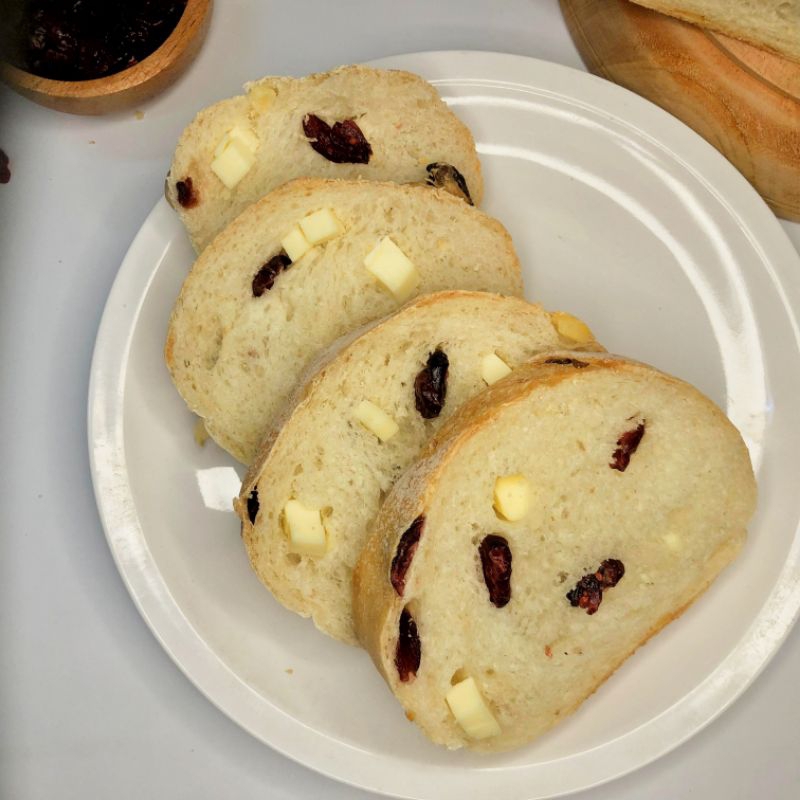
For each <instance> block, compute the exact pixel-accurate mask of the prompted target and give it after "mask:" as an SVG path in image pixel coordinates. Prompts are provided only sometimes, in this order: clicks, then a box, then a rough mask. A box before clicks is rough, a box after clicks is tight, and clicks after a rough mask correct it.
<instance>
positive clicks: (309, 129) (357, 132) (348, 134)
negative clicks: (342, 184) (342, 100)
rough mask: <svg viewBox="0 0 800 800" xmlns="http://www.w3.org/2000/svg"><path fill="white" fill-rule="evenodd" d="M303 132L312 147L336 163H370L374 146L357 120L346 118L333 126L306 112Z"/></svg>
mask: <svg viewBox="0 0 800 800" xmlns="http://www.w3.org/2000/svg"><path fill="white" fill-rule="evenodd" d="M303 133H305V135H306V136H307V137H308V140H309V142H308V143H309V144H310V145H311V147H312V148H313V149H314V150H315V151H316V152H317V153H319V154H320V155H321V156H324V157H325V158H327V159H328V161H333V163H334V164H369V159H370V156H371V155H372V147H371V146H370V143H369V142H368V141H367V140H366V138H365V137H364V134H363V133H362V132H361V128H359V127H358V125H357V124H356V122H355V120H352V119H345V120H342V121H341V122H335V123H334V124H333V127H331V126H330V125H328V123H327V122H325V121H324V120H321V119H320V118H319V117H318V116H316V114H306V115H305V117H303Z"/></svg>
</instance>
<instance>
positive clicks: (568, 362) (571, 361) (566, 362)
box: [544, 358, 589, 369]
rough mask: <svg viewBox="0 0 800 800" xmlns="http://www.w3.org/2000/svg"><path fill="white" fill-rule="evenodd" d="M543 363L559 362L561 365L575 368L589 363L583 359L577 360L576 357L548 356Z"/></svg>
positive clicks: (581, 367)
mask: <svg viewBox="0 0 800 800" xmlns="http://www.w3.org/2000/svg"><path fill="white" fill-rule="evenodd" d="M544 363H545V364H560V365H561V366H563V367H566V366H572V367H575V369H583V368H584V367H588V366H589V365H588V364H587V363H586V362H585V361H578V359H577V358H548V359H547V361H545V362H544Z"/></svg>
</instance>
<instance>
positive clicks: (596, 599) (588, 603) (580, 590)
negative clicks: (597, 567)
mask: <svg viewBox="0 0 800 800" xmlns="http://www.w3.org/2000/svg"><path fill="white" fill-rule="evenodd" d="M567 600H569V603H570V605H571V606H574V607H575V608H583V609H585V610H586V613H587V614H590V615H591V614H594V613H595V611H597V609H598V608H599V607H600V603H601V602H602V600H603V587H602V586H600V581H598V580H597V578H595V576H594V575H593V574H590V575H584V576H583V577H582V578H581V579H580V580H579V581H578V582H577V583H576V584H575V588H574V589H571V590H570V591H569V592H567Z"/></svg>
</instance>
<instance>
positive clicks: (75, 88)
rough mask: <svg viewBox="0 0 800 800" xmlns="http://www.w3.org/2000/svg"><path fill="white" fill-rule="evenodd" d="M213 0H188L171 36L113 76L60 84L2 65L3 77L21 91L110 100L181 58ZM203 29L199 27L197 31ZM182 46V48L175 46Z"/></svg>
mask: <svg viewBox="0 0 800 800" xmlns="http://www.w3.org/2000/svg"><path fill="white" fill-rule="evenodd" d="M211 4H212V0H186V8H185V9H184V10H183V14H181V18H180V19H179V20H178V24H177V25H176V26H175V27H174V28H173V29H172V33H170V35H169V36H168V37H167V38H166V39H165V40H164V42H162V44H161V45H160V46H159V47H157V48H156V49H155V50H153V52H152V53H150V55H149V56H147V58H145V59H143V60H142V61H140V62H139V63H138V64H134V65H133V66H132V67H126V68H125V69H123V70H120V71H119V72H115V73H114V74H113V75H106V76H105V77H103V78H92V79H90V80H85V81H58V80H53V79H52V78H42V77H40V76H38V75H35V74H34V73H32V72H27V71H26V70H24V69H20V68H19V67H15V66H14V65H13V64H8V63H5V64H3V65H2V66H3V72H4V73H5V74H4V78H5V79H6V80H7V81H8V82H9V83H11V84H12V85H13V86H17V87H19V88H20V89H22V90H26V91H29V92H36V93H37V94H44V95H48V96H50V97H65V98H86V99H89V98H95V97H107V96H109V95H113V94H116V93H117V92H123V91H129V90H130V89H131V88H132V87H134V86H140V85H141V84H143V83H146V82H147V81H149V80H150V79H152V78H154V77H155V76H156V75H158V74H159V73H161V72H163V71H164V70H165V69H167V68H169V67H170V66H172V64H173V63H174V62H175V61H176V60H177V59H178V58H180V56H181V54H182V53H183V51H184V50H185V49H186V48H187V47H188V46H189V44H190V43H191V41H192V38H194V37H187V36H186V32H187V31H188V30H190V29H191V27H192V26H193V25H195V24H196V23H197V22H198V21H201V20H202V19H203V18H204V17H205V16H206V15H207V14H208V12H209V11H210V10H211ZM200 29H201V28H199V27H198V31H199V30H200ZM178 43H181V44H180V47H176V46H175V45H176V44H178Z"/></svg>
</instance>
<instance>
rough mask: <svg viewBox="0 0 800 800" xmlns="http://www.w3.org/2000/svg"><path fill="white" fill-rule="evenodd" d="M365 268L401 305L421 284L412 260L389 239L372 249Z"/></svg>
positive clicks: (382, 240)
mask: <svg viewBox="0 0 800 800" xmlns="http://www.w3.org/2000/svg"><path fill="white" fill-rule="evenodd" d="M364 266H365V267H366V268H367V270H369V272H371V273H372V274H373V275H374V276H375V277H376V278H377V279H378V280H379V281H380V282H381V283H382V284H383V285H384V286H385V287H386V288H387V289H388V290H389V291H390V292H391V293H392V294H393V295H394V296H395V298H396V299H397V300H399V301H400V302H401V303H402V302H403V301H405V300H408V298H409V297H411V295H412V294H413V293H414V290H415V289H416V288H417V286H418V285H419V282H420V275H419V272H417V268H416V267H415V266H414V264H413V262H412V261H411V259H409V258H408V256H406V254H405V253H404V252H403V251H402V250H401V249H400V248H399V247H398V246H397V245H396V244H395V243H394V242H393V241H392V240H391V239H390V238H389V237H388V236H384V237H383V239H381V240H380V242H378V244H376V245H375V247H373V248H372V250H371V251H370V253H369V254H368V255H367V257H366V258H365V259H364Z"/></svg>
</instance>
